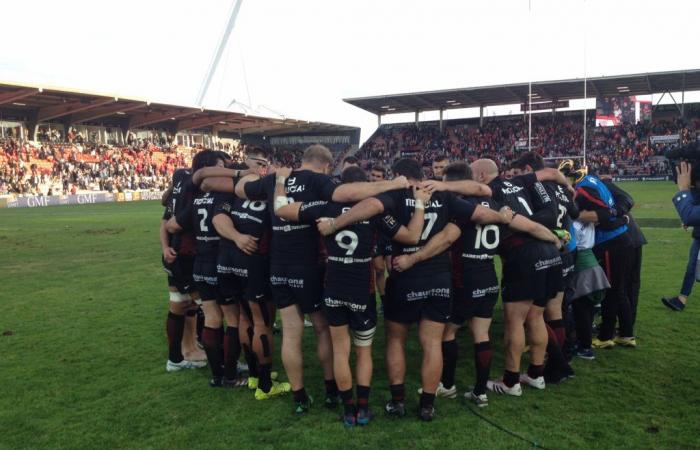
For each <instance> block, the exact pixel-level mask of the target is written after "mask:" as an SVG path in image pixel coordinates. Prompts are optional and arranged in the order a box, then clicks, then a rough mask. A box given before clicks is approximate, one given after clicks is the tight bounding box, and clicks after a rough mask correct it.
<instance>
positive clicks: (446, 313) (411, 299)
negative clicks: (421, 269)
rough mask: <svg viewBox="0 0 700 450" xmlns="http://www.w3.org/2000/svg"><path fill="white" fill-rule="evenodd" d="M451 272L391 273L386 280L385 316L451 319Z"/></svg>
mask: <svg viewBox="0 0 700 450" xmlns="http://www.w3.org/2000/svg"><path fill="white" fill-rule="evenodd" d="M451 290H452V275H451V273H450V272H449V271H445V272H442V273H434V274H431V275H428V276H425V277H416V276H415V275H412V276H411V277H410V278H409V277H406V276H405V275H404V274H395V273H394V274H392V275H391V276H390V277H389V278H388V279H387V285H386V296H385V303H384V317H385V318H386V319H387V320H391V321H392V322H399V323H416V322H420V321H421V320H432V321H434V322H440V323H447V322H448V321H449V320H450V308H451V301H450V300H451V299H450V295H451Z"/></svg>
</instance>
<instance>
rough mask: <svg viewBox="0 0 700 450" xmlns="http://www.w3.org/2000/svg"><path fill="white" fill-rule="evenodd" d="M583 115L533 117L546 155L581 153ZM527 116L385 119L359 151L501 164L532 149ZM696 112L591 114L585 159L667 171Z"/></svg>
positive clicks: (693, 126) (638, 170)
mask: <svg viewBox="0 0 700 450" xmlns="http://www.w3.org/2000/svg"><path fill="white" fill-rule="evenodd" d="M581 122H582V121H581V118H580V116H571V115H561V116H555V117H553V116H551V115H538V116H533V120H532V139H531V143H530V145H531V146H532V149H533V150H535V151H538V152H539V153H540V154H542V155H543V156H544V157H550V158H561V157H565V156H566V157H570V156H581V155H582V153H583V126H582V123H581ZM528 127H529V124H528V122H527V121H525V120H523V118H522V117H519V118H507V117H506V118H492V119H487V120H485V121H484V123H483V125H481V126H479V121H478V119H477V120H462V121H454V122H451V123H450V122H447V123H445V126H444V127H443V131H442V132H441V131H440V128H439V125H438V124H437V123H436V122H428V123H422V124H420V126H419V127H416V125H415V124H397V125H383V126H381V127H380V128H379V129H378V130H377V131H376V132H375V133H374V135H373V136H372V137H371V138H370V139H369V140H368V141H367V142H366V143H365V144H364V145H363V146H362V148H361V149H360V152H359V153H358V157H359V158H360V160H362V161H363V163H364V164H365V165H370V164H374V163H379V164H383V165H385V166H390V165H391V163H392V162H393V161H394V160H395V159H396V158H398V157H402V156H410V157H414V158H417V159H418V160H419V161H421V162H422V163H423V165H424V166H429V164H430V162H431V161H432V160H433V159H434V158H435V157H436V156H438V155H445V156H448V157H449V158H452V159H464V160H467V161H473V160H475V159H477V158H480V157H482V156H485V155H487V156H488V157H490V158H493V159H495V160H497V162H498V163H500V164H501V165H506V164H507V163H508V162H509V161H512V160H514V159H516V158H517V156H518V155H519V154H520V153H521V152H523V151H526V150H527V149H528ZM699 129H700V121H699V120H698V119H697V118H694V119H690V120H688V121H682V120H680V119H675V120H671V121H657V122H652V123H642V122H640V123H637V124H628V123H624V124H622V125H619V126H616V127H596V126H595V117H594V115H593V114H591V115H589V120H588V124H587V130H586V131H587V146H586V160H587V162H588V165H589V166H590V167H592V168H594V169H595V170H596V171H597V172H599V173H609V174H613V175H665V174H667V173H668V170H669V169H668V164H667V162H666V161H665V160H664V158H662V157H660V156H661V155H663V154H664V152H665V151H666V150H667V149H668V148H669V147H670V146H674V145H679V143H687V142H688V141H689V140H691V139H695V138H696V133H697V130H699ZM675 134H678V135H679V136H680V139H679V140H678V141H674V142H666V143H658V142H657V143H652V142H651V139H650V137H651V136H659V135H675Z"/></svg>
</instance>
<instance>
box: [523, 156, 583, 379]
mask: <svg viewBox="0 0 700 450" xmlns="http://www.w3.org/2000/svg"><path fill="white" fill-rule="evenodd" d="M513 165H514V169H515V170H514V174H515V175H516V176H519V175H523V174H531V173H534V172H535V171H537V170H542V169H544V159H543V158H542V156H541V155H539V154H538V153H535V152H526V153H524V154H523V155H522V156H521V157H520V158H519V159H518V160H517V161H516V162H515V163H514V164H513ZM534 188H535V189H534V193H533V206H534V209H535V214H534V215H533V220H535V221H536V222H539V223H541V224H543V225H544V226H546V227H547V228H549V229H550V230H552V231H553V232H555V233H558V232H560V231H561V230H566V231H567V232H568V233H569V235H568V236H569V237H570V238H569V240H568V241H567V243H566V246H565V247H564V249H563V251H562V253H561V255H560V256H561V259H562V284H561V286H560V287H559V291H558V292H557V294H556V296H555V297H554V298H552V299H551V300H550V301H549V302H547V305H546V307H545V311H544V315H545V319H546V322H545V323H546V327H547V338H548V339H547V355H548V358H547V364H546V365H545V373H544V375H545V381H546V382H547V383H553V384H557V383H559V382H561V381H564V380H566V379H568V378H571V377H573V376H574V371H573V369H572V368H571V366H570V365H569V363H568V362H567V361H566V358H565V357H564V353H563V349H564V346H565V344H566V326H565V322H564V316H563V310H564V308H563V301H564V289H565V286H566V284H567V283H568V280H569V278H570V277H571V275H573V273H574V266H575V261H576V233H575V231H574V229H573V221H574V220H575V219H577V218H578V215H579V212H578V208H577V207H576V203H575V202H574V198H573V195H572V194H571V192H569V191H568V190H567V189H566V188H565V187H564V186H562V185H561V184H557V183H555V182H553V181H543V182H537V183H535V186H534Z"/></svg>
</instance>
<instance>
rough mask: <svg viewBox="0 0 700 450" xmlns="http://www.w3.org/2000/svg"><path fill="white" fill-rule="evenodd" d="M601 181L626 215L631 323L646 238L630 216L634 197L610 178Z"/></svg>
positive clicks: (619, 210) (619, 211)
mask: <svg viewBox="0 0 700 450" xmlns="http://www.w3.org/2000/svg"><path fill="white" fill-rule="evenodd" d="M602 180H603V183H604V184H605V186H607V188H608V189H609V190H610V193H611V194H612V195H613V197H614V198H615V204H616V205H617V208H618V213H619V214H620V215H625V216H627V217H628V219H629V222H628V223H627V235H628V236H629V237H630V240H631V241H632V251H630V253H629V258H630V265H631V266H632V270H631V271H630V274H629V279H628V282H627V283H628V284H627V287H628V293H627V294H628V296H629V300H630V305H631V306H632V324H634V323H635V322H636V321H637V304H638V303H639V290H640V287H641V277H642V247H643V246H644V245H646V244H647V239H646V237H644V233H642V229H641V228H640V227H639V225H638V224H637V222H636V221H635V220H634V217H632V214H631V213H630V210H631V209H632V208H633V207H634V199H633V198H632V196H631V195H629V194H628V193H627V192H625V191H624V190H622V189H621V188H620V187H619V186H618V185H616V184H614V183H613V181H612V179H611V178H607V177H606V178H602Z"/></svg>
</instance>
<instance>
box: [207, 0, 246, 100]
mask: <svg viewBox="0 0 700 450" xmlns="http://www.w3.org/2000/svg"><path fill="white" fill-rule="evenodd" d="M234 1H235V3H234V5H233V8H232V9H231V15H230V16H229V19H228V22H227V23H226V28H224V34H223V35H222V36H221V41H219V45H218V46H217V47H216V51H215V52H214V57H213V58H212V61H211V64H209V69H208V70H207V73H206V75H205V76H204V80H203V81H202V87H201V88H200V89H199V94H198V95H197V101H196V102H195V103H196V104H197V106H202V102H203V101H204V97H205V96H206V95H207V91H208V90H209V85H210V84H211V80H212V78H213V77H214V73H216V68H217V67H218V66H219V61H221V56H222V55H223V54H224V50H226V45H227V44H228V39H229V37H230V36H231V32H232V31H233V27H234V25H235V24H236V17H238V12H239V11H240V10H241V4H242V3H243V0H234Z"/></svg>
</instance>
